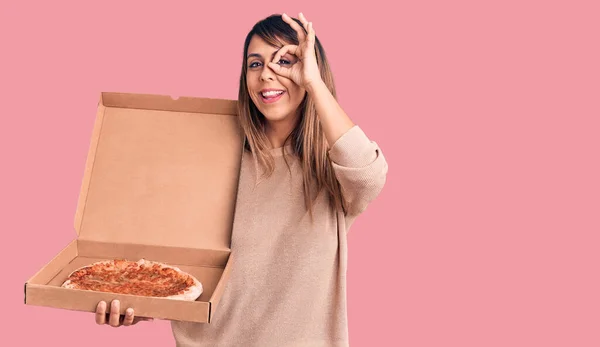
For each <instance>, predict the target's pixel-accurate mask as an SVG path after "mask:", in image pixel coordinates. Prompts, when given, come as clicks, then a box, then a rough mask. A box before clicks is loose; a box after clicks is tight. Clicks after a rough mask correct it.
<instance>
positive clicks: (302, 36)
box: [281, 13, 306, 42]
mask: <svg viewBox="0 0 600 347" xmlns="http://www.w3.org/2000/svg"><path fill="white" fill-rule="evenodd" d="M281 18H282V19H283V20H284V21H285V22H286V23H288V24H289V25H290V26H291V27H292V29H294V30H296V33H297V34H298V41H299V42H302V41H304V39H305V38H306V35H305V34H304V30H302V27H301V26H300V25H299V24H298V23H296V21H295V20H293V19H292V18H290V16H288V15H287V14H285V13H284V14H282V15H281Z"/></svg>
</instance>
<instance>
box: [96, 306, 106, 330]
mask: <svg viewBox="0 0 600 347" xmlns="http://www.w3.org/2000/svg"><path fill="white" fill-rule="evenodd" d="M104 323H106V302H104V301H100V302H99V303H98V306H96V324H100V325H102V324H104Z"/></svg>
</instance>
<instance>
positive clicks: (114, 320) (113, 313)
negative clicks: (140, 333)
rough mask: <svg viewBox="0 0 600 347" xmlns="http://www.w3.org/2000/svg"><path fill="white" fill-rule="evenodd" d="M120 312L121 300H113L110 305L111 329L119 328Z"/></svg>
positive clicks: (109, 322)
mask: <svg viewBox="0 0 600 347" xmlns="http://www.w3.org/2000/svg"><path fill="white" fill-rule="evenodd" d="M119 311H120V303H119V300H113V301H112V303H111V305H110V318H109V319H108V324H109V325H110V326H111V327H118V326H119V319H120V318H121V315H120V314H119Z"/></svg>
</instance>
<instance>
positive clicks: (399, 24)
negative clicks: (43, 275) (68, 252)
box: [0, 1, 600, 347]
mask: <svg viewBox="0 0 600 347" xmlns="http://www.w3.org/2000/svg"><path fill="white" fill-rule="evenodd" d="M271 3H272V4H273V5H270V4H271ZM278 3H279V2H264V1H263V2H255V1H247V2H244V3H243V4H241V3H240V4H236V5H233V4H231V3H227V2H224V1H217V2H216V4H214V5H200V2H199V1H198V2H185V3H183V2H181V3H180V2H175V1H172V2H171V4H169V5H165V4H163V5H156V4H152V3H150V2H147V1H137V2H136V3H133V2H127V3H125V2H121V1H96V2H90V1H87V2H84V1H50V2H48V1H37V2H35V3H33V2H31V1H13V2H11V3H6V2H3V4H2V5H1V6H2V7H1V8H0V29H1V30H0V35H1V37H2V41H1V42H2V49H1V51H2V53H1V54H0V56H1V59H2V64H1V65H0V69H1V70H0V71H1V78H0V83H1V84H2V92H1V95H2V97H1V106H2V111H1V112H2V125H1V127H0V131H1V134H0V135H1V136H0V141H1V146H0V151H1V158H2V171H1V175H2V180H0V184H1V185H2V186H1V199H2V202H1V204H2V217H1V219H0V223H1V226H0V227H1V229H0V230H1V231H2V232H3V234H4V236H5V238H6V239H5V240H6V241H5V242H3V243H2V246H1V247H2V250H1V252H0V254H1V257H2V259H1V260H2V264H4V271H3V278H2V285H1V286H0V290H2V293H1V294H2V298H3V310H2V311H3V314H2V317H1V318H0V319H2V324H1V326H2V331H3V334H2V336H1V339H2V340H1V341H0V345H6V346H8V345H10V346H17V345H19V346H40V345H42V344H43V343H44V342H48V343H52V344H56V343H60V345H61V346H65V347H66V346H81V345H83V344H85V345H87V346H102V347H104V346H107V343H110V345H111V346H139V345H142V343H143V342H144V343H148V344H149V345H156V346H168V345H171V344H172V337H171V331H170V327H169V324H168V323H167V322H164V321H157V322H154V323H151V324H148V323H145V324H140V325H137V326H135V327H130V328H120V329H114V328H110V327H108V326H103V327H99V326H96V325H95V324H94V322H93V315H92V314H91V313H81V312H71V311H63V310H57V309H47V308H38V307H32V306H25V305H24V304H23V283H24V282H25V280H26V279H27V278H29V277H30V276H31V275H33V274H34V273H35V272H36V271H37V270H38V269H39V268H40V267H41V266H42V265H44V264H45V263H46V262H47V261H48V260H50V259H51V258H52V257H53V256H54V255H55V254H56V253H57V252H58V251H59V250H60V249H62V247H64V246H65V245H66V244H67V243H68V242H69V241H70V240H72V239H73V238H74V237H75V231H74V230H73V226H72V225H73V217H74V213H75V208H76V203H77V197H78V194H79V189H80V183H81V178H82V174H83V168H84V163H85V160H86V155H87V149H88V145H89V139H90V136H91V131H92V127H93V122H94V117H95V111H96V103H97V101H98V96H99V93H100V92H101V91H119V92H136V93H153V94H169V95H179V96H183V95H185V96H206V97H214V98H231V99H235V98H236V96H237V87H238V79H239V71H240V64H241V58H242V57H241V54H242V48H243V39H244V37H245V35H246V33H247V31H248V30H250V28H251V27H252V25H253V24H254V22H256V21H258V20H259V19H262V18H263V17H265V16H267V15H269V14H271V13H281V12H282V11H285V12H286V13H288V14H291V15H294V16H297V14H298V12H300V11H303V12H304V13H305V15H306V16H307V18H308V19H309V20H311V21H313V22H314V28H315V30H316V33H317V36H318V37H319V38H320V39H321V40H322V42H323V44H324V46H325V48H326V52H327V54H328V56H329V58H330V61H331V64H332V66H333V70H334V74H335V77H336V81H337V86H338V90H339V101H340V103H341V104H342V106H343V107H344V109H345V110H346V111H347V112H348V114H349V115H350V116H351V117H352V118H353V119H354V121H355V122H356V123H358V124H359V125H360V126H362V128H363V129H364V130H365V131H366V133H367V134H368V135H369V137H371V138H372V139H373V140H375V141H377V142H378V143H379V144H380V145H381V147H382V148H383V150H384V153H385V155H386V157H387V159H388V162H389V167H390V172H389V176H388V182H387V184H386V186H385V189H384V191H383V192H382V194H381V195H380V197H379V199H378V200H376V201H375V202H374V203H373V204H372V205H371V206H370V208H369V209H368V210H367V211H366V212H365V214H364V215H363V216H362V218H360V219H359V220H358V221H357V222H356V224H355V226H354V228H353V229H352V231H351V233H350V240H349V242H350V243H349V247H350V260H349V261H350V264H349V267H350V270H349V274H348V275H349V293H348V300H349V319H350V339H351V344H352V346H461V347H467V346H547V347H549V346H578V347H582V346H599V345H600V333H599V332H600V327H599V325H600V312H599V308H600V305H599V304H600V299H599V297H600V296H599V293H600V286H599V277H598V275H599V268H598V264H599V260H600V259H599V258H600V257H599V255H600V252H598V244H599V241H600V237H599V233H600V153H599V148H600V141H599V132H600V120H599V118H600V102H599V96H600V84H599V80H600V79H599V77H600V76H599V75H600V74H599V64H598V62H600V54H599V45H598V43H599V42H600V37H599V34H598V33H600V26H599V24H598V23H599V22H598V17H597V15H598V13H599V8H598V7H597V6H592V5H591V4H592V3H594V1H588V2H582V1H562V4H559V2H558V1H552V2H548V1H536V2H534V1H496V4H493V5H492V4H489V3H490V2H486V1H452V2H449V1H413V2H402V3H399V4H398V5H395V6H394V5H391V4H392V2H391V1H368V6H367V5H366V4H367V3H363V2H356V3H354V4H350V3H348V2H337V3H333V2H329V1H327V2H325V1H302V2H295V4H292V3H288V4H290V5H287V6H283V5H278ZM283 4H286V3H285V2H284V3H283ZM234 11H235V12H234ZM342 11H343V12H342Z"/></svg>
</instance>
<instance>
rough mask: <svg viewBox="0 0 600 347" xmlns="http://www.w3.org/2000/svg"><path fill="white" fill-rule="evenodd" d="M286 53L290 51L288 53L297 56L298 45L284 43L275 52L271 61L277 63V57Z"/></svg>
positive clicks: (279, 57)
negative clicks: (284, 44)
mask: <svg viewBox="0 0 600 347" xmlns="http://www.w3.org/2000/svg"><path fill="white" fill-rule="evenodd" d="M286 53H290V54H293V55H295V56H297V53H298V46H296V45H286V46H283V47H281V48H280V49H279V50H278V51H277V53H276V54H275V56H274V57H273V60H272V61H271V62H272V63H275V64H277V63H278V62H279V59H281V57H283V56H284V55H285V54H286Z"/></svg>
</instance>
